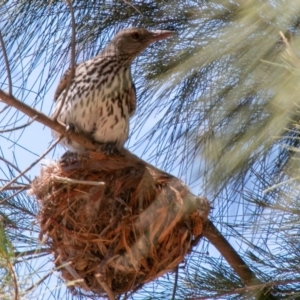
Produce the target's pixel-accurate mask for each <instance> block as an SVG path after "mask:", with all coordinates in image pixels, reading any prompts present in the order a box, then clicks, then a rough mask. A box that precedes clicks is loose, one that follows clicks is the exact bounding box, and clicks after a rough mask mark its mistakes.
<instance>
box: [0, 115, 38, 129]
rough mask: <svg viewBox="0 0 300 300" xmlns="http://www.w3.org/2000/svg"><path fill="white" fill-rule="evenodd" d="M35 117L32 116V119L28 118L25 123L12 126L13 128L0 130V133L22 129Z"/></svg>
mask: <svg viewBox="0 0 300 300" xmlns="http://www.w3.org/2000/svg"><path fill="white" fill-rule="evenodd" d="M36 118H37V117H36V116H35V117H33V118H32V120H30V121H29V122H27V123H26V124H24V125H20V126H17V127H14V128H10V129H4V130H0V133H4V132H10V131H15V130H19V129H23V128H25V127H27V126H29V125H30V124H32V123H33V122H34V120H35V119H36Z"/></svg>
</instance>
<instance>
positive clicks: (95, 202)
mask: <svg viewBox="0 0 300 300" xmlns="http://www.w3.org/2000/svg"><path fill="white" fill-rule="evenodd" d="M73 156H74V155H72V154H70V156H66V157H65V158H64V160H62V161H61V162H53V163H52V164H50V165H48V166H46V167H44V168H43V170H42V172H41V174H40V176H39V177H38V178H37V179H36V180H35V181H34V183H33V185H32V193H33V194H35V196H36V198H37V199H38V200H39V203H40V213H39V222H40V227H41V238H42V237H44V240H46V242H47V243H48V244H49V246H50V247H51V249H52V250H53V253H54V259H55V260H54V263H55V265H56V267H58V268H59V269H60V271H61V274H62V277H63V278H64V279H65V280H67V281H74V280H78V279H79V280H78V281H77V283H76V284H75V286H74V287H73V289H75V288H76V289H78V288H79V289H83V290H85V291H89V292H92V293H94V294H96V295H103V294H105V293H108V294H109V293H111V294H113V295H118V294H121V293H124V292H128V291H131V290H135V289H137V288H139V287H141V286H142V285H143V284H145V283H147V282H149V281H152V280H154V279H156V278H157V277H159V276H161V275H163V274H165V273H166V272H169V271H171V270H173V269H174V268H175V267H176V266H177V265H178V264H179V263H180V262H182V261H183V259H184V257H185V255H186V254H188V253H189V251H190V250H191V248H192V246H193V242H194V241H195V239H197V238H198V237H199V236H200V235H201V232H202V225H203V223H204V222H205V220H206V218H207V215H208V212H209V204H208V202H207V200H206V199H205V198H197V197H195V196H193V195H192V194H190V192H189V190H188V188H187V187H186V186H185V185H184V184H183V182H182V181H180V180H179V179H177V178H175V177H173V176H171V175H169V174H167V173H164V172H162V171H160V170H158V169H156V168H154V167H151V166H149V165H146V164H144V163H143V161H141V160H139V159H137V158H135V159H128V158H126V157H125V158H124V157H119V158H113V159H107V158H104V157H103V155H101V154H98V153H94V152H90V153H89V154H85V155H82V156H76V157H73Z"/></svg>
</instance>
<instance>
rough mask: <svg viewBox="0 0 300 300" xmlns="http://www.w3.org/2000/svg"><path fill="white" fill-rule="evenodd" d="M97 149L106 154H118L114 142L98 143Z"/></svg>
mask: <svg viewBox="0 0 300 300" xmlns="http://www.w3.org/2000/svg"><path fill="white" fill-rule="evenodd" d="M99 151H100V152H103V153H104V154H105V155H107V156H113V155H120V152H119V150H118V149H117V148H116V143H115V142H108V143H100V147H99Z"/></svg>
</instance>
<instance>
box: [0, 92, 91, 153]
mask: <svg viewBox="0 0 300 300" xmlns="http://www.w3.org/2000/svg"><path fill="white" fill-rule="evenodd" d="M0 99H1V100H2V101H3V102H5V103H6V104H8V105H10V106H13V107H14V108H16V109H17V110H19V111H21V112H22V113H24V114H25V115H27V116H29V117H31V118H34V117H35V120H36V121H38V122H39V123H41V124H43V125H45V126H47V127H49V128H51V129H52V130H55V131H57V132H58V133H60V134H61V135H64V136H68V137H69V138H71V139H72V140H73V141H75V142H76V143H78V144H80V145H81V146H83V147H85V148H86V149H88V150H91V151H95V150H96V149H97V146H96V145H95V144H93V143H92V142H91V141H90V140H89V139H88V138H87V137H85V136H84V135H83V134H79V133H76V132H70V133H67V132H66V128H65V126H63V125H61V124H60V123H58V122H57V121H53V120H51V119H50V118H49V117H48V116H46V115H45V114H43V113H41V112H40V111H38V110H36V109H34V108H32V107H31V106H29V105H27V104H25V103H23V102H21V101H20V100H18V99H16V98H15V97H14V96H12V95H9V94H7V93H6V92H4V91H3V90H1V89H0Z"/></svg>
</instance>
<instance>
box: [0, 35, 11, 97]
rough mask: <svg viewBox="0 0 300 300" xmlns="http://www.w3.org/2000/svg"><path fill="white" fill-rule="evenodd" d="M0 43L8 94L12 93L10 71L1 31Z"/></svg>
mask: <svg viewBox="0 0 300 300" xmlns="http://www.w3.org/2000/svg"><path fill="white" fill-rule="evenodd" d="M0 44H1V48H2V52H3V58H4V61H5V67H6V72H7V80H8V93H9V94H10V95H12V80H11V72H10V67H9V61H8V57H7V52H6V48H5V43H4V40H3V36H2V33H1V31H0Z"/></svg>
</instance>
